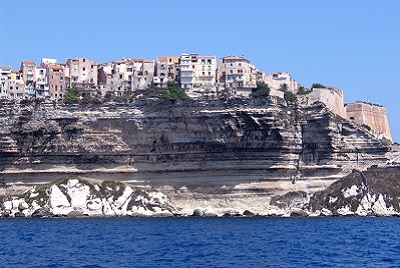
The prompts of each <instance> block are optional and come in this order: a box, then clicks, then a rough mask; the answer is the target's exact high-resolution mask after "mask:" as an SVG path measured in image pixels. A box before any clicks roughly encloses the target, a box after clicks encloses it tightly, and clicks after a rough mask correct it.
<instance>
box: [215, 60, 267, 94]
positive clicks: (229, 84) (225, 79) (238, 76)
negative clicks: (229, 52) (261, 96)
mask: <svg viewBox="0 0 400 268" xmlns="http://www.w3.org/2000/svg"><path fill="white" fill-rule="evenodd" d="M219 77H220V82H221V83H222V84H223V85H224V86H225V88H226V89H227V90H229V91H230V92H232V93H233V94H239V95H243V94H244V95H247V94H249V92H251V89H252V88H255V87H256V86H257V81H259V80H260V77H262V73H261V72H259V71H258V69H257V67H256V66H254V65H253V64H251V63H250V61H249V60H248V59H246V58H245V57H243V56H227V57H223V58H221V59H220V68H219ZM242 91H243V93H242Z"/></svg>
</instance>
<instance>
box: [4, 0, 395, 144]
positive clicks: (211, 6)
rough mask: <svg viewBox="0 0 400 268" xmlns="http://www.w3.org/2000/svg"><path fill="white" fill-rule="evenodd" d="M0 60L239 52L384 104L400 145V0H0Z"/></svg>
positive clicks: (348, 98) (306, 80)
mask: <svg viewBox="0 0 400 268" xmlns="http://www.w3.org/2000/svg"><path fill="white" fill-rule="evenodd" d="M1 2H2V6H1V9H0V22H1V25H3V27H2V30H1V32H0V38H1V41H0V65H11V66H12V67H13V68H14V69H18V68H19V65H20V61H21V60H22V59H31V60H35V61H36V62H40V59H41V58H42V57H48V58H57V59H58V61H60V62H63V61H65V60H66V59H67V58H76V57H82V56H86V57H89V58H91V59H93V60H96V61H98V62H106V61H110V60H113V59H121V58H122V57H140V58H146V59H155V58H156V57H157V56H160V55H180V54H181V53H185V52H187V53H191V52H196V53H200V54H203V55H216V56H217V57H218V58H220V57H223V56H227V55H245V57H247V58H248V59H249V60H250V61H251V62H252V63H254V64H255V65H256V66H257V67H258V68H259V69H260V70H262V71H264V72H266V73H269V72H272V71H288V72H290V73H291V74H292V76H293V77H294V78H295V79H296V81H297V82H299V83H301V84H303V85H305V86H310V85H311V84H312V83H314V82H318V83H322V84H324V85H331V86H337V87H339V88H340V89H341V90H343V91H344V96H345V102H354V101H356V100H363V101H369V102H373V103H378V104H381V105H384V106H386V107H387V110H388V116H389V124H390V128H391V132H392V135H393V139H394V140H395V141H400V113H398V112H397V111H398V106H397V105H398V103H399V101H400V45H399V44H400V27H399V25H400V16H399V15H398V12H399V11H400V1H395V0H391V1H390V0H388V1H371V0H365V1H340V0H339V1H320V0H318V1H317V0H315V1H302V0H292V1H289V0H288V1H285V0H283V1H266V0H259V1H255V0H246V1H242V0H240V1H237V0H202V1H189V0H168V1H165V0H158V1H156V0H147V1H143V0H142V1H135V0H130V1H119V0H116V1H100V0H97V1H92V0H86V1H80V0H79V1H78V0H70V1H50V0H49V1H44V0H35V1H23V0H12V1H8V0H3V1H1Z"/></svg>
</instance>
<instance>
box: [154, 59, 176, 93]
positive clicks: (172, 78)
mask: <svg viewBox="0 0 400 268" xmlns="http://www.w3.org/2000/svg"><path fill="white" fill-rule="evenodd" d="M178 81H180V56H162V57H157V59H156V67H155V74H154V78H153V85H154V86H156V87H167V85H168V82H178Z"/></svg>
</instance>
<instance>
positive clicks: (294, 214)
mask: <svg viewBox="0 0 400 268" xmlns="http://www.w3.org/2000/svg"><path fill="white" fill-rule="evenodd" d="M308 215H309V214H308V212H307V211H304V210H302V209H298V210H293V211H292V212H291V213H290V217H308Z"/></svg>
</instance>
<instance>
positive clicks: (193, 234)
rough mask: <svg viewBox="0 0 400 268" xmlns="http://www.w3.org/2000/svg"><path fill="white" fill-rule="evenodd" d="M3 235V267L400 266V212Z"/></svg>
mask: <svg viewBox="0 0 400 268" xmlns="http://www.w3.org/2000/svg"><path fill="white" fill-rule="evenodd" d="M0 233H1V243H0V267H400V218H333V217H332V218H329V217H327V218H323V217H321V218H319V217H318V218H244V217H243V218H195V217H193V218H190V217H189V218H45V219H43V218H42V219H16V218H14V219H0Z"/></svg>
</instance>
